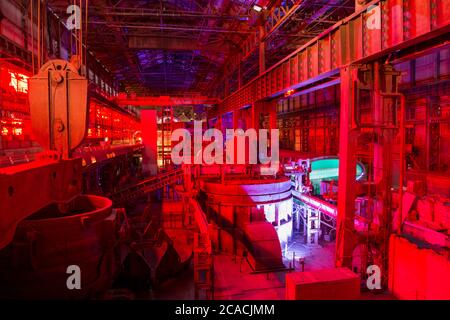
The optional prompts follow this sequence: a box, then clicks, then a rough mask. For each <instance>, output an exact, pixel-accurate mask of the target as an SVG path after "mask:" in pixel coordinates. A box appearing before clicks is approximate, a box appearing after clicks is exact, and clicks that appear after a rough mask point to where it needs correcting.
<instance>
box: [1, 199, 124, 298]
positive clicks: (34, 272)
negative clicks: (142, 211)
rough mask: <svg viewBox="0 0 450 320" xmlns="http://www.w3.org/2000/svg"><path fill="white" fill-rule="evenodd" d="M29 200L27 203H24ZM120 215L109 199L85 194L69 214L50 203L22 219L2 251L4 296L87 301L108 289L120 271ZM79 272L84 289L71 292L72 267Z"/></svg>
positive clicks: (2, 293)
mask: <svg viewBox="0 0 450 320" xmlns="http://www.w3.org/2000/svg"><path fill="white" fill-rule="evenodd" d="M24 201H26V200H24ZM115 243H116V233H115V215H114V214H113V213H112V202H111V200H109V199H108V198H104V197H99V196H92V195H80V196H78V197H77V198H76V199H75V200H74V201H73V203H71V205H70V208H68V210H64V213H63V212H61V210H60V209H59V208H58V206H57V204H51V205H49V206H47V207H45V208H43V209H41V210H39V211H38V212H36V213H34V214H33V215H31V216H30V217H29V218H27V219H26V220H24V221H22V222H21V223H20V224H19V225H18V227H17V230H16V233H15V236H14V239H13V241H12V242H11V243H10V244H9V245H8V246H7V247H6V248H4V249H3V250H2V251H0V296H2V297H5V298H9V297H11V298H33V299H47V298H49V299H50V298H52V299H55V298H56V299H70V298H84V297H88V296H91V295H94V294H95V293H96V292H97V291H99V290H103V289H104V288H106V287H107V286H108V285H109V284H110V283H111V282H112V278H113V275H114V273H115V270H116V261H117V259H116V255H115V253H114V246H115ZM73 265H75V266H78V267H79V268H80V280H81V288H80V289H77V288H75V289H73V288H72V289H70V288H69V287H70V286H69V287H68V285H67V279H68V278H69V277H70V276H71V275H73V273H68V268H69V266H73Z"/></svg>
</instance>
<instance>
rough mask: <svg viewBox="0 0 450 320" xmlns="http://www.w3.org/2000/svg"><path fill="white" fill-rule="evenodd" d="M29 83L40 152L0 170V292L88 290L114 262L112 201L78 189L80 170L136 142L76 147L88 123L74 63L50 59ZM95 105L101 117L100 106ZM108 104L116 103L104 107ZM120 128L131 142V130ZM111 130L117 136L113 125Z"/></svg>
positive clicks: (108, 274) (107, 275)
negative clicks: (77, 276) (72, 277)
mask: <svg viewBox="0 0 450 320" xmlns="http://www.w3.org/2000/svg"><path fill="white" fill-rule="evenodd" d="M29 85H30V88H29V101H30V114H31V121H32V124H33V126H32V128H33V138H34V139H35V140H36V141H37V142H38V143H39V145H40V146H41V147H42V148H43V149H44V150H45V152H43V153H40V154H38V155H37V156H36V157H37V160H36V161H32V162H30V163H25V164H18V165H16V166H10V167H6V168H3V169H1V171H0V185H1V189H2V190H4V192H2V193H1V196H0V199H1V201H0V202H1V203H2V212H1V214H0V235H1V236H0V248H1V249H2V251H1V252H0V256H1V261H2V264H1V270H0V277H1V278H2V281H1V282H2V283H3V284H5V285H2V286H1V288H0V290H1V295H5V296H9V297H14V296H16V297H37V296H40V297H42V298H49V297H50V298H51V297H53V298H56V297H58V298H64V297H65V298H70V297H86V296H87V295H91V294H94V293H95V292H96V290H100V289H101V288H105V286H107V285H108V284H111V282H112V280H113V275H114V274H115V273H116V272H117V268H118V264H117V263H114V261H115V260H116V259H117V256H116V253H115V251H114V250H115V249H114V248H115V244H116V241H117V233H116V231H117V230H116V213H115V211H113V209H112V205H113V204H112V201H111V200H109V199H108V198H105V197H101V196H94V195H90V194H82V191H83V189H89V188H87V187H86V184H85V185H83V173H84V172H86V170H87V168H89V166H92V165H98V164H100V163H101V162H102V160H110V159H111V158H115V157H116V156H117V158H118V159H120V156H121V155H125V156H126V155H127V154H134V153H135V152H136V151H138V150H139V148H138V147H137V146H136V145H135V144H134V143H132V144H129V145H128V147H127V146H123V145H122V146H121V147H120V148H118V147H111V146H104V145H103V146H98V147H97V148H92V147H91V148H89V150H86V149H83V148H81V149H79V147H80V146H81V145H82V143H83V141H85V136H86V133H87V132H88V126H89V125H88V121H87V120H88V115H89V110H88V103H87V101H88V84H87V80H86V79H85V78H83V77H82V76H80V75H79V74H78V71H77V68H76V66H74V65H73V64H71V63H69V62H67V61H64V60H52V61H49V62H48V63H47V64H45V65H44V66H43V67H42V68H41V70H40V72H39V73H38V74H37V75H35V76H33V77H31V78H30V81H29ZM91 105H92V104H91ZM24 108H25V109H27V108H26V106H25V107H24ZM93 110H94V112H97V113H98V114H100V116H101V117H102V119H103V120H105V117H106V116H105V115H104V114H105V113H106V111H100V110H99V109H98V107H97V108H95V109H93ZM26 111H27V110H24V112H26ZM91 112H92V109H91ZM113 112H118V111H114V110H111V111H109V113H110V114H111V113H113ZM115 119H116V117H113V118H112V119H111V121H115ZM123 119H125V117H124V118H122V119H120V120H122V121H123ZM97 128H98V132H99V136H100V134H102V132H101V131H100V130H104V133H105V134H107V133H108V131H107V130H108V127H105V126H103V127H102V126H101V124H100V123H99V124H98V125H97ZM119 129H120V128H119ZM129 129H132V127H131V126H130V128H129ZM126 134H127V135H128V142H131V137H132V133H131V132H130V133H128V132H126ZM88 137H89V135H88ZM106 137H107V136H106ZM110 137H112V138H117V136H116V135H114V133H113V135H112V136H110ZM89 138H90V137H89ZM133 142H134V141H133ZM95 157H97V159H98V161H99V163H97V160H96V158H95ZM86 160H87V161H86ZM125 160H127V159H126V158H125ZM94 184H95V183H94ZM36 186H39V188H36ZM98 193H101V192H98ZM24 199H27V200H26V201H24ZM72 265H76V266H78V267H80V269H81V270H82V271H83V274H84V276H83V278H82V283H81V287H82V290H74V291H71V290H67V286H66V278H67V268H68V267H69V266H72Z"/></svg>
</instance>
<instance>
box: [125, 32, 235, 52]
mask: <svg viewBox="0 0 450 320" xmlns="http://www.w3.org/2000/svg"><path fill="white" fill-rule="evenodd" d="M128 46H129V47H130V48H131V49H162V50H186V51H192V50H202V51H214V52H223V51H224V50H225V51H228V50H227V48H226V46H225V47H224V46H212V45H201V44H200V43H199V42H198V41H197V40H196V39H173V38H161V37H136V36H133V37H130V38H129V40H128Z"/></svg>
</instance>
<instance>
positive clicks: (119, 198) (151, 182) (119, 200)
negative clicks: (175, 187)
mask: <svg viewBox="0 0 450 320" xmlns="http://www.w3.org/2000/svg"><path fill="white" fill-rule="evenodd" d="M182 178H183V170H181V169H177V170H173V171H170V172H166V173H161V174H158V175H156V176H153V177H150V178H148V179H145V180H143V181H141V182H139V183H137V184H134V185H132V186H130V187H127V188H125V189H122V190H120V191H118V192H116V193H114V194H112V195H110V196H109V197H110V198H111V199H112V200H113V203H114V205H115V206H117V205H121V204H123V203H124V202H126V201H131V200H134V199H136V198H138V197H141V196H143V195H145V194H147V193H149V192H152V191H156V190H158V189H161V188H163V187H164V186H167V185H171V184H175V183H177V182H179V181H180V180H181V179H182Z"/></svg>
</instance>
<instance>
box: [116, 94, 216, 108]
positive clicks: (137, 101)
mask: <svg viewBox="0 0 450 320" xmlns="http://www.w3.org/2000/svg"><path fill="white" fill-rule="evenodd" d="M115 102H116V103H117V104H118V105H119V106H140V107H162V106H172V107H174V106H192V105H212V104H217V103H218V102H219V101H218V99H216V98H209V97H204V96H185V97H171V96H155V97H152V96H147V97H121V96H120V95H119V97H118V98H116V100H115Z"/></svg>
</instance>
